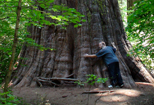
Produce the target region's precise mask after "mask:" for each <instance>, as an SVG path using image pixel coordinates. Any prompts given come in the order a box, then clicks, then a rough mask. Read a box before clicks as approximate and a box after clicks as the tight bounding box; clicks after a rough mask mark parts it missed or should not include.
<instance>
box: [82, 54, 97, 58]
mask: <svg viewBox="0 0 154 105" xmlns="http://www.w3.org/2000/svg"><path fill="white" fill-rule="evenodd" d="M83 57H85V58H96V57H97V56H96V54H91V55H89V54H85V55H83Z"/></svg>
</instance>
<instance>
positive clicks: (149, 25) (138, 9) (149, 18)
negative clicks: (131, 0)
mask: <svg viewBox="0 0 154 105" xmlns="http://www.w3.org/2000/svg"><path fill="white" fill-rule="evenodd" d="M153 5H154V1H153V0H147V1H145V0H140V1H137V2H135V6H134V7H133V8H132V12H131V13H130V15H129V16H128V26H127V28H126V29H127V31H128V38H129V40H130V41H132V42H133V50H134V51H135V52H136V54H138V55H139V57H140V58H141V59H142V61H143V62H144V64H146V66H147V67H148V69H149V70H150V71H151V72H152V73H153V71H152V70H154V62H153V61H154V53H153V52H154V44H153V43H154V40H153V37H154V35H153V33H154V28H153V25H154V23H153V21H154V18H153V13H154V8H153ZM136 42H137V43H136Z"/></svg>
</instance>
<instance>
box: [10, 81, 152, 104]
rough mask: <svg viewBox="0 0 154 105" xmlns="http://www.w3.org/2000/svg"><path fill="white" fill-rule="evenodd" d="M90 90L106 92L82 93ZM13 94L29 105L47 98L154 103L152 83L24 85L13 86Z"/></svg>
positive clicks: (57, 101)
mask: <svg viewBox="0 0 154 105" xmlns="http://www.w3.org/2000/svg"><path fill="white" fill-rule="evenodd" d="M89 90H93V91H104V93H97V94H96V93H95V94H82V93H83V92H85V91H89ZM13 94H14V95H16V96H18V97H22V98H23V100H25V103H29V104H28V105H43V104H41V102H44V101H46V100H49V103H51V105H154V85H152V84H137V87H136V88H134V89H127V88H112V89H107V88H106V89H100V88H90V89H89V88H77V87H76V88H73V87H65V88H54V87H42V88H36V87H35V88H34V87H22V88H13Z"/></svg>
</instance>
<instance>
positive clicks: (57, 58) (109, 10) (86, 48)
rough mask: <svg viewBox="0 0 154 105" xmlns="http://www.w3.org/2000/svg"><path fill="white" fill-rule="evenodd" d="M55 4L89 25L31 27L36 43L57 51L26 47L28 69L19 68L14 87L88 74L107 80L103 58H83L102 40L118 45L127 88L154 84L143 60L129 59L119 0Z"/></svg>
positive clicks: (67, 0)
mask: <svg viewBox="0 0 154 105" xmlns="http://www.w3.org/2000/svg"><path fill="white" fill-rule="evenodd" d="M55 3H56V4H61V3H64V4H66V5H67V6H69V7H71V8H76V9H77V10H78V11H79V12H80V13H82V14H83V15H85V19H86V20H87V22H85V23H82V26H81V27H78V28H74V27H73V24H70V25H69V26H67V30H62V29H60V27H55V26H44V27H43V28H41V29H39V28H37V27H35V26H31V27H29V31H30V32H31V36H30V37H31V38H33V39H35V40H36V43H38V44H41V45H43V46H44V47H51V48H55V49H56V50H55V51H49V50H47V51H40V50H38V49H37V48H36V47H27V46H24V47H23V50H22V53H21V57H24V58H28V59H26V60H25V59H23V60H21V61H20V64H22V65H25V66H22V65H20V66H19V67H18V69H17V73H16V74H15V75H14V78H13V83H14V85H16V86H19V87H21V86H35V85H36V82H35V80H36V77H66V76H68V75H70V74H74V78H77V79H79V80H81V81H85V80H86V75H87V74H95V75H97V76H98V77H101V78H106V77H108V72H107V71H106V70H105V69H106V66H105V65H104V63H103V61H102V60H101V59H97V58H96V59H91V58H83V57H82V56H83V55H84V54H86V53H88V54H94V53H96V52H97V51H98V42H99V41H105V42H106V44H107V45H109V46H110V45H111V43H112V42H114V43H115V45H116V48H117V52H116V55H117V57H118V59H119V62H120V69H121V74H122V78H123V80H124V83H125V86H126V87H129V88H131V87H134V86H135V82H134V81H146V82H151V83H153V82H154V79H153V78H152V77H151V75H150V74H149V73H148V71H147V70H146V68H145V67H144V65H143V64H142V63H141V61H140V60H136V58H135V57H133V56H132V57H130V56H127V54H128V51H129V49H131V44H130V43H129V41H127V38H126V34H125V30H124V26H123V23H122V19H121V15H120V11H119V6H118V1H117V0H56V1H55ZM51 21H52V20H51ZM109 84H110V82H109V81H108V82H106V83H105V84H96V86H98V87H105V86H107V85H109Z"/></svg>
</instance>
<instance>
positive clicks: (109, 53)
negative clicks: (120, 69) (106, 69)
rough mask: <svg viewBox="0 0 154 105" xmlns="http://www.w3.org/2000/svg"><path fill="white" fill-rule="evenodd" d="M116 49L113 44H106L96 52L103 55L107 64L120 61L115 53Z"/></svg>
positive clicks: (99, 55)
mask: <svg viewBox="0 0 154 105" xmlns="http://www.w3.org/2000/svg"><path fill="white" fill-rule="evenodd" d="M115 52H116V49H115V48H113V47H111V46H106V47H104V48H102V49H101V50H100V51H99V52H98V53H96V56H97V57H102V58H103V60H104V62H105V64H106V65H109V64H111V63H114V62H119V60H118V58H117V57H116V55H115Z"/></svg>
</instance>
